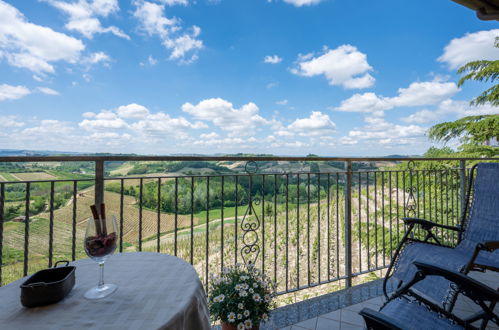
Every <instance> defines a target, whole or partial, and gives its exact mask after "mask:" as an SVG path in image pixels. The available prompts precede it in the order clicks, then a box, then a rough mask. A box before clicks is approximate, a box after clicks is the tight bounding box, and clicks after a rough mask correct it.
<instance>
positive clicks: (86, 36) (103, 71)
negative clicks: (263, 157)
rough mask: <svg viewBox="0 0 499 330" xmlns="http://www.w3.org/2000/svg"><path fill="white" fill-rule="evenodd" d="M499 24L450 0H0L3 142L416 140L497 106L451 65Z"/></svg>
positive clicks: (485, 46) (191, 144) (285, 147)
mask: <svg viewBox="0 0 499 330" xmlns="http://www.w3.org/2000/svg"><path fill="white" fill-rule="evenodd" d="M496 36H499V29H498V25H497V22H496V21H493V22H484V21H480V20H478V19H477V18H476V17H475V15H474V13H473V12H472V11H470V10H468V9H467V8H464V7H462V6H459V5H458V4H456V3H454V2H452V1H450V0H441V1H434V0H433V1H432V0H424V1H402V2H401V1H395V0H379V1H370V0H360V1H347V0H272V1H270V0H197V1H193V0H148V1H145V0H120V1H117V0H71V1H69V0H39V1H31V0H30V1H20V0H18V1H14V0H0V128H1V130H0V148H25V149H45V150H46V149H49V150H61V151H83V152H121V153H139V154H171V153H204V154H213V153H235V152H245V153H273V154H278V155H306V154H308V153H315V154H319V155H323V156H382V155H387V154H421V153H423V152H424V151H425V150H426V149H427V148H428V147H429V146H431V143H430V142H429V141H428V140H427V138H426V137H425V131H426V130H427V128H428V127H430V126H431V125H433V124H435V123H438V122H442V121H448V120H455V119H457V118H460V117H463V116H466V115H471V114H490V113H498V112H499V111H498V110H497V108H493V107H491V106H482V107H479V108H476V107H470V106H469V105H468V102H469V100H471V99H472V98H473V97H474V96H476V95H478V94H479V93H480V91H482V90H483V89H485V88H486V87H487V85H486V84H478V83H467V84H465V85H464V86H463V87H462V88H458V87H457V85H456V82H457V80H458V77H457V76H456V74H455V72H456V69H457V68H458V67H459V66H460V65H462V64H464V63H466V62H468V61H470V60H475V59H499V50H498V49H496V48H494V47H493V42H494V38H495V37H496Z"/></svg>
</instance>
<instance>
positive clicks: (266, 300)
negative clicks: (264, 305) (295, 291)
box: [264, 294, 272, 302]
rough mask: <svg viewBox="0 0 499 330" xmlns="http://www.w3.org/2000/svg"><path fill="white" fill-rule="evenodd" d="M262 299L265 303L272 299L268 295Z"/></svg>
mask: <svg viewBox="0 0 499 330" xmlns="http://www.w3.org/2000/svg"><path fill="white" fill-rule="evenodd" d="M264 299H265V302H270V300H271V299H272V298H271V297H270V295H268V294H266V295H265V297H264Z"/></svg>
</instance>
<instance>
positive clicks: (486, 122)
mask: <svg viewBox="0 0 499 330" xmlns="http://www.w3.org/2000/svg"><path fill="white" fill-rule="evenodd" d="M428 137H429V138H430V139H432V140H435V141H443V142H448V141H449V140H451V139H455V138H459V139H460V140H461V142H462V143H464V144H471V145H480V144H483V143H484V142H486V141H488V140H490V139H492V138H496V137H499V115H483V116H468V117H464V118H461V119H458V120H456V121H452V122H445V123H440V124H437V125H434V126H433V127H431V128H430V130H429V131H428Z"/></svg>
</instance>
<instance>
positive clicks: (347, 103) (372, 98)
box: [334, 93, 393, 112]
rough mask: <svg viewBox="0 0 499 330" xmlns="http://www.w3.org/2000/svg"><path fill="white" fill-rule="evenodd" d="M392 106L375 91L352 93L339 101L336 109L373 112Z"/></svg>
mask: <svg viewBox="0 0 499 330" xmlns="http://www.w3.org/2000/svg"><path fill="white" fill-rule="evenodd" d="M392 107H393V106H392V105H391V104H390V102H389V100H387V98H384V97H378V96H377V95H376V94H375V93H364V94H354V95H353V96H351V97H350V98H348V99H346V100H343V101H341V104H340V106H339V107H336V108H334V110H337V111H347V112H373V111H382V110H388V109H391V108H392Z"/></svg>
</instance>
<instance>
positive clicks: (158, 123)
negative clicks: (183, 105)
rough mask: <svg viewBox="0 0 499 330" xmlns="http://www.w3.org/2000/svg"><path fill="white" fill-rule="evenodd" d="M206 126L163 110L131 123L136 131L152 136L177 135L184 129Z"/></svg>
mask: <svg viewBox="0 0 499 330" xmlns="http://www.w3.org/2000/svg"><path fill="white" fill-rule="evenodd" d="M206 127H207V126H206V124H203V123H200V122H196V123H191V122H190V121H188V120H187V119H185V118H184V117H177V118H173V117H171V116H170V115H169V114H166V113H163V112H158V113H155V114H149V115H148V116H147V117H146V118H145V119H142V120H140V121H138V122H136V123H133V124H132V125H131V128H132V129H134V130H135V131H138V132H141V133H143V134H146V135H150V136H158V135H172V136H175V135H178V134H180V133H183V131H184V130H187V129H199V128H206ZM183 134H185V133H183Z"/></svg>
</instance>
